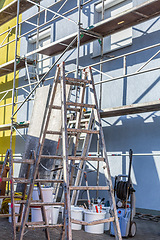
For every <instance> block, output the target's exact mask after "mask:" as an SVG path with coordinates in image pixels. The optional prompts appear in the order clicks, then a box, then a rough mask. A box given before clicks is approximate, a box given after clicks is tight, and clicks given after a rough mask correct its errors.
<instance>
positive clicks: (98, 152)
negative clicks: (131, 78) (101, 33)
mask: <svg viewBox="0 0 160 240" xmlns="http://www.w3.org/2000/svg"><path fill="white" fill-rule="evenodd" d="M102 20H104V0H102ZM103 43H104V41H103V38H101V59H100V72H101V73H100V82H101V81H102V78H103V75H102V71H103V63H102V62H103ZM101 108H102V83H101V84H100V86H99V109H101ZM99 154H100V151H99V139H98V142H97V155H98V157H99ZM98 185H99V161H98V162H97V186H98ZM96 198H97V199H98V190H97V191H96Z"/></svg>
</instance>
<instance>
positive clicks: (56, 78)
mask: <svg viewBox="0 0 160 240" xmlns="http://www.w3.org/2000/svg"><path fill="white" fill-rule="evenodd" d="M59 72H60V68H59V66H57V69H56V74H55V81H54V83H53V87H52V94H51V101H50V106H49V109H48V112H47V117H46V122H45V128H44V132H43V134H42V136H41V142H40V149H39V153H38V157H37V159H36V161H35V166H34V171H33V173H34V174H33V177H32V179H31V184H30V188H29V194H28V198H27V202H26V205H25V210H24V214H23V218H22V225H21V229H20V238H19V240H22V239H23V234H24V230H25V224H26V221H27V217H28V213H29V205H30V202H31V197H32V192H33V188H34V184H35V180H36V177H37V172H38V168H39V163H40V160H41V155H42V151H43V145H44V141H45V136H46V131H47V128H48V124H49V118H50V115H51V110H52V104H53V101H54V97H55V93H56V87H57V84H58V78H59Z"/></svg>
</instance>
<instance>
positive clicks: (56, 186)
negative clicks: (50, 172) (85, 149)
mask: <svg viewBox="0 0 160 240" xmlns="http://www.w3.org/2000/svg"><path fill="white" fill-rule="evenodd" d="M70 91H71V88H70ZM69 94H70V93H69ZM68 101H69V98H68ZM72 118H73V115H71V117H70V119H71V120H72ZM70 119H69V120H68V124H67V128H68V127H69V126H70ZM61 131H62V129H61ZM70 141H72V136H70V137H69V138H68V146H69V145H70ZM58 149H59V146H58ZM58 149H57V154H58ZM58 168H62V169H59V170H58V171H57V173H56V176H55V179H62V176H63V159H61V160H60V163H59V166H58ZM59 190H60V183H55V184H54V190H53V193H55V199H56V200H57V196H58V193H59ZM62 200H63V197H62V198H61V202H62Z"/></svg>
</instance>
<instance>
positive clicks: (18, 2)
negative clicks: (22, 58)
mask: <svg viewBox="0 0 160 240" xmlns="http://www.w3.org/2000/svg"><path fill="white" fill-rule="evenodd" d="M19 5H20V0H18V1H17V25H16V43H15V58H14V78H13V90H12V116H11V135H10V149H11V148H12V139H13V119H14V117H13V113H14V105H15V102H14V94H15V90H16V89H15V83H16V60H17V45H18V28H19Z"/></svg>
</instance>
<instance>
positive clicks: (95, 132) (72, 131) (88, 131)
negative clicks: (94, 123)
mask: <svg viewBox="0 0 160 240" xmlns="http://www.w3.org/2000/svg"><path fill="white" fill-rule="evenodd" d="M67 132H71V133H93V134H99V131H98V130H87V129H76V128H67Z"/></svg>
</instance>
